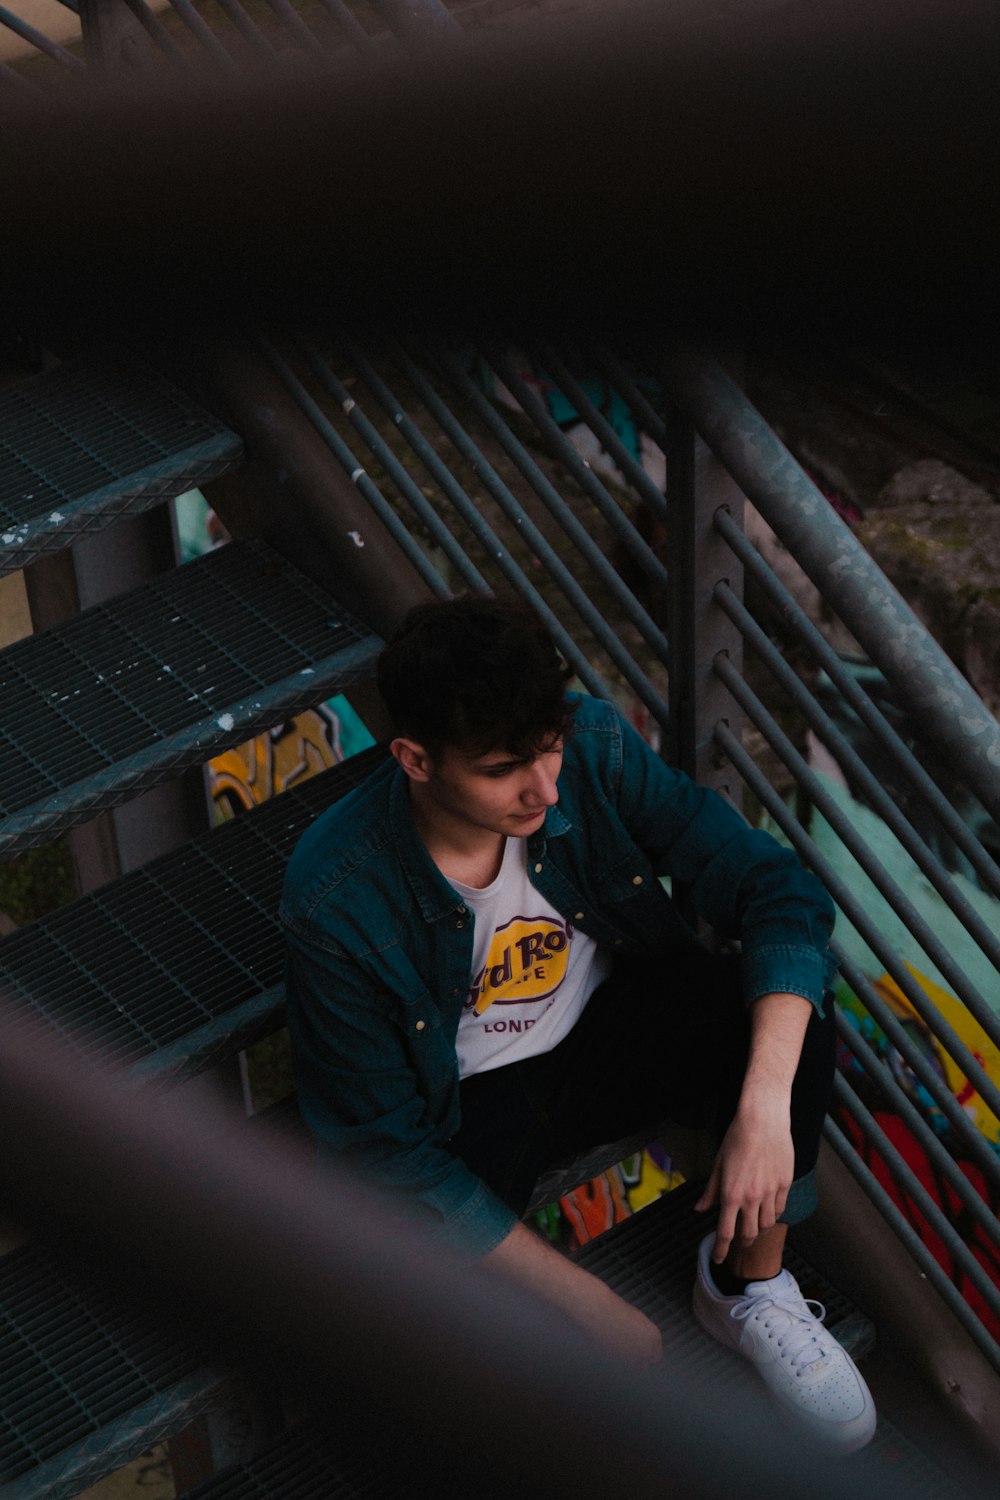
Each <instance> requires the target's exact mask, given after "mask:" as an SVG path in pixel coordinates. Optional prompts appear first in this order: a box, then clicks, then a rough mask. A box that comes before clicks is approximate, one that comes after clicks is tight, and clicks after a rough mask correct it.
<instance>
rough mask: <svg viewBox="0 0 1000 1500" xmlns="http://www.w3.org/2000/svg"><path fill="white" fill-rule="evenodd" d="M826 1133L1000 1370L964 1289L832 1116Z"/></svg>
mask: <svg viewBox="0 0 1000 1500" xmlns="http://www.w3.org/2000/svg"><path fill="white" fill-rule="evenodd" d="M823 1133H824V1135H825V1136H826V1138H827V1140H828V1141H829V1142H830V1144H831V1146H832V1147H833V1149H834V1151H836V1153H837V1155H838V1156H839V1157H840V1159H841V1161H842V1162H843V1163H844V1165H845V1166H846V1168H847V1170H848V1171H849V1172H850V1174H851V1176H852V1177H853V1178H854V1179H855V1181H856V1182H857V1183H858V1184H859V1186H860V1187H861V1188H862V1190H863V1191H864V1192H865V1193H866V1194H867V1196H868V1197H869V1198H870V1199H871V1201H872V1202H873V1203H874V1205H875V1207H876V1208H877V1209H878V1211H879V1213H880V1214H881V1216H882V1218H883V1219H884V1220H885V1221H886V1223H887V1224H888V1225H889V1227H890V1229H891V1230H892V1231H893V1233H894V1234H895V1235H896V1236H897V1237H898V1239H900V1240H901V1241H902V1243H903V1245H904V1246H905V1247H906V1249H907V1250H908V1251H909V1252H910V1255H911V1256H912V1257H913V1259H914V1260H915V1261H916V1263H917V1265H918V1266H919V1267H920V1268H921V1270H922V1271H923V1273H924V1275H925V1276H926V1277H927V1280H928V1281H929V1282H930V1283H931V1285H932V1286H933V1287H934V1288H935V1290H936V1291H937V1292H938V1293H939V1295H940V1296H941V1297H942V1298H943V1300H944V1301H945V1302H946V1303H947V1304H948V1306H949V1308H950V1309H951V1311H952V1312H953V1313H954V1314H955V1317H956V1318H957V1319H958V1321H959V1322H960V1323H961V1324H962V1327H963V1328H964V1329H965V1331H966V1333H968V1335H969V1337H970V1338H971V1339H972V1340H973V1342H974V1343H975V1344H976V1345H977V1347H978V1348H979V1349H981V1350H982V1352H983V1354H984V1355H985V1356H986V1358H987V1359H988V1360H989V1362H990V1364H991V1365H992V1366H993V1368H994V1369H995V1370H997V1371H998V1372H1000V1349H998V1348H997V1344H996V1340H995V1339H993V1338H991V1337H990V1335H989V1334H988V1333H987V1331H986V1329H985V1328H984V1327H983V1325H982V1323H981V1322H980V1321H979V1319H978V1318H977V1317H976V1315H975V1313H974V1312H973V1311H972V1308H971V1307H970V1306H969V1304H968V1303H967V1302H966V1300H965V1298H964V1297H963V1296H962V1294H961V1292H959V1291H958V1289H957V1288H956V1287H955V1285H954V1283H953V1282H952V1280H951V1278H950V1277H949V1276H948V1275H947V1273H946V1272H945V1271H943V1270H942V1269H941V1267H940V1266H939V1265H938V1263H937V1261H936V1260H935V1259H934V1257H933V1255H932V1254H931V1253H930V1251H929V1250H928V1249H927V1246H926V1245H925V1244H924V1243H923V1241H922V1240H921V1238H920V1236H919V1235H918V1234H917V1232H916V1230H915V1229H914V1228H913V1226H912V1224H910V1223H909V1222H908V1220H907V1219H906V1217H905V1215H904V1214H902V1213H900V1211H899V1209H898V1208H897V1207H896V1205H895V1203H893V1201H892V1199H891V1198H890V1196H889V1194H888V1193H887V1192H886V1191H885V1188H883V1187H882V1186H881V1184H880V1183H878V1182H876V1180H875V1178H874V1177H873V1175H872V1173H871V1172H870V1171H869V1170H868V1168H867V1167H866V1166H865V1164H864V1162H863V1161H861V1159H860V1158H859V1156H858V1154H857V1152H856V1151H855V1149H854V1147H853V1146H852V1145H851V1143H850V1141H848V1139H847V1137H846V1136H845V1135H844V1134H843V1132H842V1131H841V1130H840V1129H839V1128H838V1127H837V1126H836V1125H835V1124H834V1122H833V1121H832V1120H830V1119H827V1121H826V1123H825V1125H824V1126H823Z"/></svg>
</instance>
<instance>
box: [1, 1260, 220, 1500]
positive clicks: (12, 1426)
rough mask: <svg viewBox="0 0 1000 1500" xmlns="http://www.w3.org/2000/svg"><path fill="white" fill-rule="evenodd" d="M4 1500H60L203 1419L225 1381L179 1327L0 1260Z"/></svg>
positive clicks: (111, 1295)
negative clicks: (43, 1499) (152, 1445)
mask: <svg viewBox="0 0 1000 1500" xmlns="http://www.w3.org/2000/svg"><path fill="white" fill-rule="evenodd" d="M0 1341H2V1346H3V1351H4V1357H3V1360H2V1362H0V1484H2V1494H3V1496H4V1500H27V1497H29V1496H31V1497H38V1500H42V1497H45V1500H63V1497H69V1496H72V1495H76V1494H79V1492H80V1490H81V1489H82V1488H84V1487H85V1486H86V1485H87V1484H90V1483H93V1482H94V1481H95V1480H96V1479H98V1478H100V1477H101V1476H102V1475H104V1474H107V1473H110V1472H112V1471H113V1470H114V1469H116V1468H119V1467H120V1466H121V1465H122V1464H124V1463H127V1462H128V1460H129V1459H131V1458H133V1457H135V1456H136V1454H137V1453H141V1452H143V1451H144V1449H145V1448H147V1447H148V1446H150V1445H151V1444H152V1443H154V1442H158V1441H160V1440H161V1439H163V1438H165V1437H168V1436H170V1435H171V1434H172V1433H174V1432H177V1431H178V1430H179V1429H180V1428H181V1427H183V1426H184V1425H186V1423H188V1422H190V1421H192V1420H193V1419H194V1418H195V1417H196V1416H198V1415H199V1414H200V1413H201V1412H204V1411H207V1410H208V1409H209V1408H210V1407H211V1406H212V1404H213V1403H214V1402H216V1401H217V1400H218V1399H219V1396H220V1394H221V1393H222V1392H223V1390H224V1389H225V1387H226V1384H227V1379H228V1377H227V1376H226V1375H225V1374H224V1373H223V1372H221V1371H220V1370H219V1369H212V1368H211V1367H210V1366H209V1365H208V1363H207V1354H206V1351H205V1350H204V1349H203V1348H201V1347H199V1345H198V1343H197V1340H196V1339H195V1338H194V1337H193V1335H192V1334H191V1333H190V1332H188V1331H186V1330H183V1329H179V1328H178V1327H177V1324H176V1321H175V1320H173V1319H166V1318H162V1317H159V1318H158V1317H157V1316H156V1315H155V1314H154V1313H152V1312H151V1311H150V1310H149V1308H147V1307H146V1306H145V1305H144V1304H143V1303H142V1301H141V1300H139V1299H135V1298H133V1297H131V1296H129V1295H126V1294H123V1293H116V1292H112V1291H111V1290H109V1288H108V1287H107V1286H104V1285H102V1284H101V1283H100V1282H99V1281H97V1280H94V1279H92V1278H91V1277H90V1276H89V1275H88V1274H87V1273H86V1272H84V1271H81V1270H79V1269H77V1268H76V1267H75V1266H72V1265H70V1264H68V1263H66V1262H65V1261H63V1260H62V1259H61V1258H57V1257H55V1256H52V1255H49V1254H48V1253H46V1252H45V1251H43V1250H42V1249H40V1248H39V1247H38V1246H35V1245H27V1246H24V1247H23V1248H22V1249H20V1250H15V1251H13V1252H12V1253H11V1254H9V1255H6V1256H4V1257H2V1258H0Z"/></svg>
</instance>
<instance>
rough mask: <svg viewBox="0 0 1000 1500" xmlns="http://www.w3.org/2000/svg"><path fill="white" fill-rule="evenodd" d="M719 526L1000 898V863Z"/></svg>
mask: <svg viewBox="0 0 1000 1500" xmlns="http://www.w3.org/2000/svg"><path fill="white" fill-rule="evenodd" d="M715 525H716V529H717V530H718V531H719V532H720V533H721V534H722V535H723V536H724V537H725V539H726V541H727V543H728V544H729V546H730V547H731V548H732V549H733V551H734V552H735V553H736V555H737V557H739V559H740V561H741V562H742V563H743V565H744V567H745V568H746V569H747V571H748V572H749V573H752V575H753V577H754V578H755V579H756V580H757V582H758V583H759V584H760V585H761V587H762V588H763V589H764V590H765V591H766V592H767V594H768V595H769V597H770V598H771V600H772V601H773V602H774V604H775V605H776V606H777V608H778V609H779V610H780V611H781V616H782V619H784V620H785V621H786V622H787V624H788V625H790V626H791V628H792V629H793V630H794V631H795V633H796V635H797V636H798V637H799V639H800V640H801V641H802V643H803V644H804V645H805V646H806V647H807V648H808V650H809V651H810V652H811V653H812V655H813V656H814V657H815V658H816V660H817V661H818V662H819V664H820V666H821V667H822V668H823V670H824V672H826V674H827V676H828V677H829V678H830V680H831V682H833V683H834V684H835V686H836V687H837V688H838V690H839V691H840V692H841V693H842V694H843V696H844V698H845V699H846V701H847V702H848V703H849V704H850V706H851V708H852V709H853V710H854V712H855V713H856V714H857V716H858V718H859V719H860V720H861V722H862V723H863V724H864V725H865V727H866V728H867V729H869V730H870V731H871V733H872V734H873V735H875V737H876V739H878V741H879V743H880V744H881V745H883V746H884V747H885V749H886V750H887V751H888V753H889V754H890V755H891V756H892V758H893V760H894V761H895V763H896V764H897V765H898V766H899V767H900V769H901V770H902V771H903V772H904V773H905V775H906V776H907V778H908V780H909V782H910V784H911V786H913V787H914V789H915V790H916V791H917V793H918V794H919V796H920V797H921V798H922V800H923V801H924V803H925V804H926V806H927V807H928V808H929V810H930V811H931V812H932V813H933V815H934V817H935V818H937V820H938V821H939V823H940V824H941V826H942V828H943V829H944V830H945V831H946V832H947V834H948V836H949V838H951V839H952V840H953V841H954V843H955V844H956V845H957V847H958V848H959V849H960V850H961V851H962V853H963V854H964V855H965V857H966V858H967V859H968V861H969V863H970V864H971V866H972V868H973V869H974V870H975V872H976V874H977V875H978V876H979V878H980V880H981V881H982V883H983V886H984V888H985V889H987V890H990V891H992V892H993V894H994V896H996V897H997V898H998V899H1000V868H998V866H997V865H996V863H995V861H994V860H992V859H991V858H990V856H989V854H988V852H987V851H986V850H985V849H984V848H983V846H982V844H981V843H980V842H979V840H978V839H977V838H976V837H975V835H974V834H973V832H972V830H971V829H970V828H969V827H968V826H967V825H966V824H965V823H964V822H963V820H962V819H961V818H960V817H959V816H958V814H957V813H956V811H955V809H954V808H953V807H952V805H951V803H950V802H949V801H948V800H947V798H946V797H945V796H944V795H943V794H942V792H941V791H940V789H939V788H938V787H937V786H936V785H935V783H934V782H933V781H932V780H931V778H930V776H928V774H927V772H926V771H925V770H924V768H923V766H922V765H921V764H920V762H919V761H918V760H917V758H916V756H915V755H914V754H913V752H912V751H911V750H910V748H909V746H908V745H906V744H905V743H904V741H903V740H902V739H901V738H900V736H899V735H898V734H897V732H896V730H895V729H894V728H893V727H892V725H891V724H890V723H889V721H888V720H887V719H886V717H885V715H884V714H883V713H882V712H881V711H880V709H879V708H878V707H877V706H876V705H875V703H873V702H872V700H871V698H869V696H868V694H867V693H866V692H864V690H863V689H862V688H860V687H859V686H858V684H857V683H856V682H855V681H854V679H853V678H852V677H851V675H850V673H849V672H847V671H845V669H844V664H843V662H842V661H841V660H840V658H839V656H838V655H837V653H836V652H835V651H834V650H833V648H832V647H831V646H829V645H828V644H827V642H826V641H825V640H824V639H823V637H822V635H821V634H820V632H819V631H818V630H817V629H816V626H815V625H814V624H813V623H812V621H811V620H810V619H809V617H808V615H807V614H806V612H805V610H803V609H802V608H801V607H800V606H799V605H798V604H797V603H796V601H795V600H794V599H793V597H792V595H791V594H790V593H789V592H788V590H787V589H786V588H785V586H784V585H783V584H782V583H781V582H780V580H779V579H778V578H777V577H776V576H775V574H774V573H773V571H772V570H771V568H769V567H768V565H767V563H766V562H765V561H764V559H763V558H762V557H761V555H760V553H759V552H758V551H757V549H756V547H754V546H753V544H752V543H751V542H749V541H748V540H747V538H746V536H745V535H744V534H743V532H742V530H741V529H740V528H739V527H738V526H737V524H736V522H735V521H734V520H733V518H732V517H731V516H729V515H727V514H726V513H725V512H724V511H719V512H718V513H717V514H716V517H715Z"/></svg>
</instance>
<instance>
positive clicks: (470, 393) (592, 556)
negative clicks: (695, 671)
mask: <svg viewBox="0 0 1000 1500" xmlns="http://www.w3.org/2000/svg"><path fill="white" fill-rule="evenodd" d="M430 348H431V352H432V353H433V354H434V355H435V357H436V359H437V362H438V363H439V364H440V365H441V367H442V368H443V369H444V370H445V371H446V373H447V374H448V375H449V376H450V377H451V379H452V380H453V382H454V383H455V385H456V386H457V387H458V389H459V391H460V392H461V393H462V395H463V397H464V398H465V399H466V400H467V401H468V402H469V404H470V405H471V406H472V408H473V410H474V411H475V412H476V413H477V415H478V416H480V417H481V418H482V420H483V421H484V422H485V424H486V426H487V428H488V429H489V431H490V432H491V433H492V435H493V437H494V438H495V439H496V441H497V442H498V443H499V444H500V446H501V447H502V448H503V450H504V452H505V453H506V454H507V456H508V458H510V459H511V461H512V462H513V463H514V464H515V465H516V466H517V468H518V469H519V471H520V472H521V474H522V475H523V476H524V478H525V480H526V481H527V483H528V484H530V485H531V488H532V489H533V490H534V492H535V494H536V495H537V496H538V498H539V500H540V501H541V502H542V504H543V505H544V506H545V508H546V510H547V511H548V512H549V514H550V515H551V516H552V517H553V519H554V520H555V521H556V522H557V523H558V524H559V525H560V526H561V527H562V530H563V531H564V532H565V533H566V535H567V536H568V537H569V539H570V540H571V541H572V542H573V544H574V545H575V546H576V548H577V550H578V551H579V552H580V554H581V556H582V557H584V558H585V559H586V561H587V562H588V563H589V564H590V566H591V567H592V568H593V569H594V572H595V573H596V574H597V576H598V578H600V579H601V581H602V583H604V584H605V585H606V586H607V587H608V588H609V589H610V590H611V591H612V593H613V594H614V595H615V598H616V599H617V601H618V603H619V604H620V605H621V607H622V609H623V610H624V612H625V614H626V616H627V617H628V619H629V621H630V622H631V623H632V624H633V625H634V626H635V628H636V629H637V630H638V631H639V633H640V634H641V635H642V636H643V637H644V639H645V640H646V642H647V644H648V645H649V646H650V647H651V648H652V650H653V651H655V652H656V654H657V656H658V657H659V659H660V661H661V662H663V664H664V666H666V664H667V660H668V657H669V647H668V645H667V639H666V636H665V635H664V634H663V631H662V630H661V629H660V627H659V626H658V625H657V624H656V622H655V620H653V619H652V618H651V616H650V614H649V612H648V610H646V608H645V607H644V606H643V605H642V604H641V603H640V601H639V600H638V599H637V598H636V596H635V594H634V593H633V592H632V590H631V589H630V588H629V587H628V586H627V584H625V582H624V581H623V579H622V578H621V577H620V576H619V574H618V573H616V572H615V570H614V568H612V566H611V564H610V563H609V562H608V560H607V558H606V557H605V555H604V553H603V552H602V551H601V549H600V547H598V546H597V544H596V543H595V542H594V540H593V538H592V537H591V536H590V534H589V532H588V531H587V529H586V527H585V526H583V525H582V524H581V522H580V521H579V520H578V519H577V517H576V516H575V515H574V514H573V512H572V510H571V509H570V507H569V506H568V505H567V504H566V502H565V501H564V500H563V498H562V496H561V495H560V494H559V493H558V491H557V490H556V489H555V487H554V485H552V484H551V483H550V482H549V480H548V479H547V478H546V476H545V475H544V474H543V473H542V471H541V469H540V468H539V466H538V464H537V463H536V462H535V460H534V459H533V458H532V457H531V454H530V453H528V451H527V449H526V448H525V447H524V444H523V443H521V442H520V441H519V439H518V438H517V437H516V436H515V434H514V433H513V432H512V431H511V429H510V428H509V427H508V425H507V423H506V422H505V421H504V420H503V418H502V417H501V416H500V413H499V412H498V411H497V410H496V408H495V407H494V406H493V405H492V403H491V402H490V401H488V400H487V398H486V397H485V396H484V395H483V393H482V391H481V390H480V389H479V387H478V386H477V385H476V383H475V381H474V380H472V379H471V378H470V376H469V375H468V373H467V372H466V371H465V370H464V369H463V368H462V365H461V362H460V361H459V360H458V359H457V358H456V357H455V355H454V354H452V353H451V351H449V350H447V349H445V348H443V347H442V345H441V344H440V342H439V341H437V340H433V341H431V342H430ZM502 373H503V375H504V379H505V381H507V383H508V384H510V380H509V379H508V372H507V371H506V370H504V371H502ZM512 378H513V379H514V381H515V384H519V382H517V377H516V376H513V377H512ZM519 399H520V398H519ZM546 419H547V414H546ZM556 431H557V432H558V429H556ZM559 438H560V441H562V442H564V441H565V440H564V439H563V437H562V433H559ZM566 446H567V447H568V446H569V445H568V444H566ZM573 461H574V464H575V465H579V462H580V460H579V456H578V455H576V454H574V455H573ZM564 462H566V464H567V467H570V461H569V459H565V460H564ZM609 498H610V497H609ZM612 503H614V502H612ZM616 509H617V507H616ZM618 513H619V515H620V514H621V512H620V511H619V512H618ZM643 545H645V543H644V544H643ZM647 550H648V549H647ZM650 555H651V556H652V555H653V554H652V553H651V554H650ZM656 565H657V568H658V569H659V570H660V572H662V574H663V577H664V579H666V570H665V569H664V567H663V564H662V563H660V562H659V561H657V564H656Z"/></svg>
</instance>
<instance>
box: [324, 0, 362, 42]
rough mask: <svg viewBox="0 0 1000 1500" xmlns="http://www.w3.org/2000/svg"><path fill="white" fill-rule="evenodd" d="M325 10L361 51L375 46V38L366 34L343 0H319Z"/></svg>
mask: <svg viewBox="0 0 1000 1500" xmlns="http://www.w3.org/2000/svg"><path fill="white" fill-rule="evenodd" d="M320 4H321V5H322V7H323V9H324V10H325V11H328V12H329V14H330V15H331V16H333V18H334V20H335V21H337V22H339V24H340V25H341V27H342V28H343V30H344V31H345V32H346V33H347V35H348V37H349V38H350V39H351V41H352V42H353V43H354V45H355V46H356V47H357V48H358V49H359V50H360V51H362V52H370V51H371V50H372V48H373V47H374V46H375V39H374V37H371V36H369V35H368V32H367V31H366V30H365V28H364V27H363V26H362V24H361V22H360V21H359V20H358V18H357V16H356V15H355V14H354V12H353V11H352V10H351V9H350V8H349V6H347V5H345V4H344V0H320Z"/></svg>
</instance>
